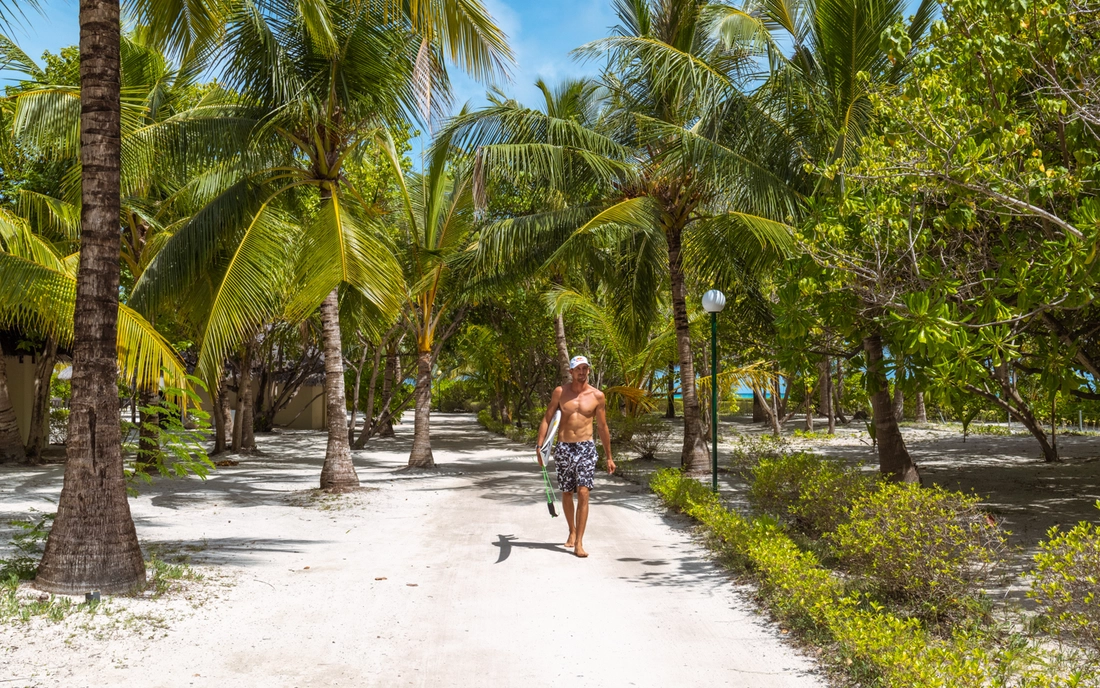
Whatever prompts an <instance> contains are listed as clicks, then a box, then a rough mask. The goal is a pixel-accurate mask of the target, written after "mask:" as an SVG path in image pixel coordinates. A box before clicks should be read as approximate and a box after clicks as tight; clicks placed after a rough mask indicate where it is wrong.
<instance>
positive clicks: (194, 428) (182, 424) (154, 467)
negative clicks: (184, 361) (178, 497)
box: [123, 375, 214, 492]
mask: <svg viewBox="0 0 1100 688" xmlns="http://www.w3.org/2000/svg"><path fill="white" fill-rule="evenodd" d="M187 377H188V380H190V381H191V382H192V384H194V385H197V386H200V387H204V388H205V386H204V385H203V384H202V381H201V380H199V379H198V378H196V377H192V376H190V375H189V376H187ZM173 400H181V401H182V400H186V403H187V409H186V420H185V419H184V407H183V406H182V405H181V404H177V403H176V402H175V401H173ZM139 410H140V411H141V412H142V413H144V414H147V415H148V416H150V417H155V418H156V419H157V421H156V422H151V421H150V422H145V423H144V425H143V426H142V428H143V429H144V430H145V431H147V432H149V433H150V435H151V437H152V438H153V442H154V443H155V445H156V450H155V451H151V450H148V449H143V448H141V446H140V440H139V441H138V442H134V443H132V444H126V445H124V446H123V449H125V450H126V451H129V452H132V453H133V454H134V456H135V458H136V460H135V461H132V462H130V463H129V464H128V465H127V466H126V479H127V481H128V482H130V483H131V485H132V484H133V483H134V482H136V480H138V479H140V480H143V481H145V482H146V483H150V482H152V480H153V473H154V472H156V473H157V474H159V475H161V476H164V477H177V478H182V477H185V476H187V475H190V474H194V475H197V476H198V477H200V478H202V479H204V480H205V479H206V477H207V476H208V475H209V474H210V471H212V470H214V462H213V461H211V460H210V458H209V456H207V454H206V438H207V437H209V436H210V432H211V429H210V414H209V413H207V412H205V411H203V410H202V400H201V399H200V398H199V396H198V394H196V393H195V391H194V390H192V389H182V388H176V387H166V388H165V390H164V395H163V397H161V398H160V399H159V400H158V401H157V402H155V403H152V404H149V405H146V406H141V407H139ZM125 425H126V424H125V423H124V426H125ZM132 491H133V490H132V488H131V492H132Z"/></svg>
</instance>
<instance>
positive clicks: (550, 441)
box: [539, 409, 561, 461]
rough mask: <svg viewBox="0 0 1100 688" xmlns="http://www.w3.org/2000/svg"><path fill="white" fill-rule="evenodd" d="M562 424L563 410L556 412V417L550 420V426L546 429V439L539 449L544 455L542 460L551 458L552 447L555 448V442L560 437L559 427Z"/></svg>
mask: <svg viewBox="0 0 1100 688" xmlns="http://www.w3.org/2000/svg"><path fill="white" fill-rule="evenodd" d="M560 424H561V409H558V410H557V411H554V417H553V418H552V419H550V426H549V427H548V428H546V438H545V439H543V441H542V446H541V447H539V451H540V452H541V453H542V460H543V461H545V460H547V459H548V458H550V447H552V446H554V440H555V439H556V438H557V436H558V425H560Z"/></svg>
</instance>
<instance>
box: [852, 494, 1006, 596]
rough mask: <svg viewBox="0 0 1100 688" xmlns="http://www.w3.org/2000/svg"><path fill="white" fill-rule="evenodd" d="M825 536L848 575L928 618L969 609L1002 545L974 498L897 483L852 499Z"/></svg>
mask: <svg viewBox="0 0 1100 688" xmlns="http://www.w3.org/2000/svg"><path fill="white" fill-rule="evenodd" d="M832 539H833V541H834V543H835V544H836V547H837V551H838V554H839V555H840V558H841V560H842V561H843V562H844V563H845V564H846V565H847V566H848V569H849V570H850V572H851V573H853V574H855V575H857V576H860V577H863V578H864V579H866V580H867V581H868V582H870V583H871V584H873V585H874V586H875V587H876V588H877V589H878V591H879V592H881V593H882V594H883V595H885V596H886V597H888V598H892V599H894V600H897V601H901V602H904V603H907V604H910V605H913V608H912V610H911V611H913V612H915V613H917V614H919V615H921V616H925V617H927V618H938V617H940V616H942V615H944V614H947V613H951V612H954V611H958V610H960V609H962V608H964V607H966V606H967V605H968V604H970V603H971V602H972V600H973V598H974V597H975V596H976V595H977V593H978V592H979V585H980V584H981V583H982V582H983V581H984V580H985V579H986V578H987V577H988V576H989V575H990V574H991V573H992V571H993V570H994V569H995V567H996V566H997V565H998V564H999V563H1000V560H1001V554H1002V552H1003V550H1004V547H1005V537H1004V532H1003V531H1002V530H1001V529H1000V527H999V526H998V525H997V524H996V523H995V522H994V521H993V520H992V519H990V518H989V517H988V516H987V515H986V514H984V513H983V512H982V511H981V509H980V508H979V506H978V497H976V496H968V495H964V494H962V493H961V492H948V491H947V490H944V489H943V488H941V487H938V486H936V487H932V488H930V489H925V488H921V487H920V486H919V485H914V484H902V483H893V484H887V485H883V486H882V488H881V489H879V490H875V491H872V492H869V493H867V494H866V495H864V496H863V497H860V498H859V499H858V500H856V501H855V503H853V504H852V507H851V510H850V520H849V521H848V522H847V523H844V524H842V525H841V526H840V527H839V528H837V531H836V533H835V534H834V535H833V536H832Z"/></svg>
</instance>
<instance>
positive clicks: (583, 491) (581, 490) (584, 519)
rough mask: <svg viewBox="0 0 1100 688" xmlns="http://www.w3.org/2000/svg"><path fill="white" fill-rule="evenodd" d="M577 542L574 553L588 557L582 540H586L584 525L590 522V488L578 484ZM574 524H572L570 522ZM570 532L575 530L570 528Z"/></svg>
mask: <svg viewBox="0 0 1100 688" xmlns="http://www.w3.org/2000/svg"><path fill="white" fill-rule="evenodd" d="M570 506H572V500H570ZM576 521H577V529H576V532H577V542H576V549H574V550H573V553H574V554H576V555H577V556H578V557H587V556H588V552H585V551H584V546H583V545H582V544H581V541H582V540H584V526H585V524H586V523H588V488H587V487H581V486H579V485H578V486H577V518H576ZM570 525H572V524H570ZM570 532H573V531H572V529H570Z"/></svg>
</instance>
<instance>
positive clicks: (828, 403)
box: [822, 356, 836, 435]
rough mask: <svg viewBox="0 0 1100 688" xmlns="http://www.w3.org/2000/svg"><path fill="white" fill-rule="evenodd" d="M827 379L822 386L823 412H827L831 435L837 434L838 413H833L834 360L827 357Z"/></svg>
mask: <svg viewBox="0 0 1100 688" xmlns="http://www.w3.org/2000/svg"><path fill="white" fill-rule="evenodd" d="M824 367H825V379H824V380H823V382H824V384H823V385H822V392H824V394H823V395H822V396H824V398H825V407H824V408H823V409H822V411H824V412H825V417H826V418H827V419H828V420H829V434H830V435H833V434H835V433H836V413H834V412H833V359H832V358H830V357H828V356H826V357H825V366H824Z"/></svg>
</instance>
